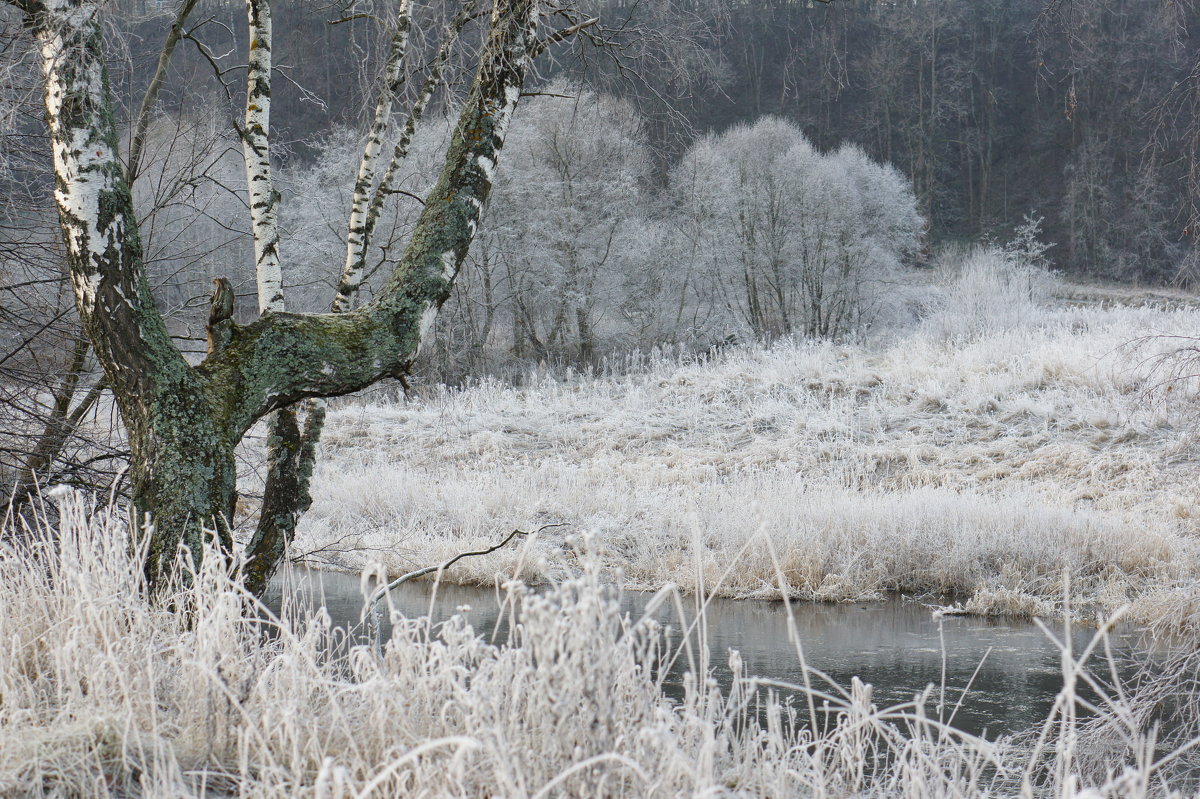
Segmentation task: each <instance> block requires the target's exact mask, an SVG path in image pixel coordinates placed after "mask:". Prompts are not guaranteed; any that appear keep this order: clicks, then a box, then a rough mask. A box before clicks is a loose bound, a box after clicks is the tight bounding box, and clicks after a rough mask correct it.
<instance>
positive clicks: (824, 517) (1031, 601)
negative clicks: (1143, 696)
mask: <svg viewBox="0 0 1200 799" xmlns="http://www.w3.org/2000/svg"><path fill="white" fill-rule="evenodd" d="M985 260H986V259H985ZM978 266H979V269H977V270H975V272H980V273H986V274H984V275H983V277H980V275H979V274H975V272H968V273H964V274H965V277H963V281H964V282H965V284H966V285H965V286H960V288H961V289H962V291H960V292H959V294H962V295H963V296H965V297H966V298H967V299H962V298H961V297H960V300H961V301H955V302H957V303H958V304H957V305H956V304H955V302H951V301H950V300H947V301H946V302H944V303H942V304H941V305H939V306H938V310H937V311H936V312H935V314H934V315H933V316H930V317H929V318H928V319H927V320H926V324H924V325H922V326H920V327H918V328H916V329H915V330H911V331H909V332H907V333H904V334H902V335H900V334H898V335H897V337H896V338H894V339H892V340H889V341H886V342H883V343H880V344H877V345H873V346H866V345H861V346H859V345H842V344H835V343H830V342H812V341H797V342H785V343H781V344H779V345H777V346H774V347H771V348H746V349H735V350H728V351H725V352H722V353H720V354H717V355H714V356H711V357H708V358H704V359H698V360H697V359H687V358H684V359H678V358H670V359H661V360H652V361H650V362H648V363H646V364H644V365H643V366H641V368H638V369H635V370H633V371H629V372H625V373H620V374H612V375H598V376H578V375H576V376H565V377H564V376H561V375H560V376H556V377H550V376H546V375H532V376H530V378H529V380H528V381H527V382H526V384H525V385H522V386H519V387H514V386H510V385H502V384H499V383H496V382H485V383H482V384H479V385H476V386H473V387H470V388H467V389H464V390H460V391H437V392H433V393H431V394H430V395H428V396H423V397H420V398H417V399H415V400H411V401H385V400H378V401H375V400H361V401H358V402H356V403H350V404H346V405H343V406H342V407H340V409H338V410H336V411H335V412H333V413H332V414H331V415H330V419H329V424H328V427H327V431H328V432H327V435H326V439H325V444H324V450H323V452H322V456H321V463H320V466H319V469H318V473H317V477H316V480H315V486H314V493H315V502H314V505H313V508H312V510H311V511H310V512H309V514H308V515H307V516H306V518H305V520H304V521H303V523H302V526H301V533H300V537H299V540H298V542H297V547H296V551H297V553H298V554H305V553H311V555H310V560H311V561H313V562H316V563H323V564H328V565H334V566H337V567H342V568H346V569H349V570H358V569H361V568H363V567H364V566H365V565H367V564H368V563H372V562H375V561H381V562H382V563H384V565H385V566H386V568H387V570H388V571H389V572H390V573H393V574H401V573H404V572H406V571H408V570H409V569H410V568H412V567H413V566H414V565H425V563H427V562H430V561H433V562H436V561H438V560H441V559H443V558H444V557H447V556H449V555H451V554H452V553H454V552H457V551H460V550H463V549H472V548H477V546H478V545H481V544H484V543H486V542H489V541H492V540H494V539H495V536H496V535H497V533H498V532H505V531H508V530H511V529H513V528H517V527H520V528H522V529H532V528H536V527H539V526H541V525H543V524H547V523H555V522H565V523H567V525H568V526H567V527H565V528H561V529H559V530H557V531H556V532H554V533H552V534H548V535H546V536H543V537H542V538H541V540H540V541H539V543H538V544H537V546H536V547H535V548H534V549H533V551H532V554H531V555H529V556H528V557H524V558H523V559H520V560H519V559H518V555H517V554H516V553H510V554H509V555H508V556H503V555H502V556H500V557H501V560H500V561H499V563H500V566H499V567H498V568H500V569H501V570H503V571H505V573H514V572H513V570H515V569H518V568H519V569H520V571H519V572H518V574H519V576H520V577H521V578H522V579H525V580H529V581H537V580H549V579H553V578H555V577H561V576H563V575H566V574H570V573H572V570H573V569H574V568H575V563H574V562H573V559H572V558H573V555H572V554H571V549H570V547H568V546H566V545H565V539H566V537H567V536H569V535H577V534H579V533H582V532H590V533H592V534H594V537H595V542H596V551H597V557H598V558H599V559H600V560H601V562H602V563H603V564H604V565H605V566H606V567H607V568H609V569H611V570H612V571H614V572H615V571H618V570H619V571H621V572H622V573H623V574H624V578H625V579H626V580H627V581H628V582H629V583H630V584H631V585H636V586H638V587H643V588H655V587H657V586H659V585H661V584H663V583H664V582H673V583H676V584H678V585H680V586H683V587H684V588H685V589H694V588H695V587H696V586H697V585H698V582H697V578H698V577H699V578H701V579H703V580H707V581H708V582H709V583H710V584H711V583H712V582H713V579H712V578H713V575H715V574H716V573H719V572H720V571H721V570H722V569H723V568H724V566H725V565H726V564H727V563H728V562H729V561H730V559H731V558H733V557H734V556H735V554H736V553H737V552H738V551H740V550H741V549H742V548H743V547H744V546H745V545H746V544H747V542H749V541H751V540H759V539H760V538H762V537H765V538H766V539H769V540H770V541H771V542H772V546H773V547H774V549H775V551H776V552H778V553H779V556H780V559H781V561H782V563H783V572H784V580H783V583H782V588H783V590H784V592H785V593H787V594H788V595H789V596H792V597H797V598H818V599H831V600H839V599H855V598H862V597H869V596H874V595H877V594H879V593H880V592H883V591H889V590H900V591H911V592H922V591H935V592H941V591H953V592H957V593H960V594H962V595H963V596H964V597H967V598H970V597H974V598H975V600H976V601H975V604H974V606H973V607H975V608H976V609H979V610H981V611H984V612H995V613H1009V612H1016V613H1027V614H1028V613H1033V612H1046V610H1047V609H1048V608H1053V607H1056V606H1057V605H1058V604H1060V600H1061V598H1062V597H1063V595H1064V594H1063V591H1064V588H1065V584H1064V582H1063V580H1062V575H1063V574H1064V573H1066V574H1069V575H1070V576H1071V581H1070V584H1071V586H1072V588H1073V590H1074V593H1075V597H1074V598H1075V601H1076V607H1077V608H1078V609H1080V611H1081V613H1085V614H1090V613H1091V612H1092V611H1094V610H1105V611H1111V610H1112V609H1114V608H1116V607H1119V606H1121V605H1123V604H1125V603H1126V602H1130V601H1133V600H1138V599H1139V598H1140V599H1145V598H1147V597H1149V596H1150V594H1152V593H1153V592H1155V591H1156V590H1158V588H1159V587H1162V586H1170V585H1174V584H1176V583H1178V582H1180V581H1186V580H1190V579H1194V578H1195V577H1196V576H1197V574H1200V536H1198V533H1200V497H1198V495H1197V493H1196V489H1195V486H1196V485H1197V484H1198V483H1200V469H1197V466H1196V459H1195V454H1196V443H1197V439H1196V434H1195V430H1196V424H1197V419H1196V418H1195V414H1194V408H1195V406H1196V399H1197V392H1196V386H1195V384H1194V383H1189V382H1188V381H1173V382H1171V383H1170V386H1171V390H1170V391H1167V390H1166V387H1167V385H1168V383H1167V382H1165V381H1163V380H1162V376H1163V374H1164V373H1163V372H1162V371H1161V370H1159V371H1156V370H1155V368H1154V367H1155V366H1156V365H1158V364H1159V363H1160V362H1159V361H1158V360H1156V358H1157V357H1158V356H1163V355H1166V354H1168V353H1170V352H1171V351H1172V350H1173V349H1174V348H1176V347H1177V346H1178V345H1179V340H1178V339H1176V338H1169V337H1170V336H1181V335H1190V334H1192V333H1194V332H1195V331H1197V330H1200V311H1198V310H1196V309H1195V308H1188V307H1184V308H1179V307H1175V308H1167V307H1153V306H1142V307H1127V306H1109V307H1098V306H1091V307H1058V308H1055V307H1048V306H1047V305H1046V303H1045V302H1044V301H1039V302H1040V304H1039V303H1034V302H1033V301H1032V300H1030V299H1029V296H1028V295H1029V292H1028V289H1029V286H1028V285H1026V284H1027V283H1028V281H1026V282H1025V283H1022V282H1021V279H1020V276H1016V277H1015V278H1013V279H1012V280H1011V281H1009V287H1010V288H1011V289H1012V292H1010V293H1013V292H1015V294H1014V297H1018V296H1019V298H1023V299H1021V303H1023V304H1020V307H1018V308H1016V309H1015V310H1013V309H1009V310H1012V313H1007V315H1006V312H1004V311H1003V309H1001V310H997V311H996V312H995V313H994V314H992V315H990V316H989V315H988V314H989V313H990V312H987V309H986V308H985V307H984V306H983V305H980V303H979V302H976V300H977V299H978V297H977V295H978V294H979V293H980V292H978V291H974V290H969V289H971V287H972V286H975V287H976V288H977V287H978V286H977V284H980V283H988V280H992V282H995V281H996V280H1000V278H999V277H996V273H997V272H998V271H999V269H1000V266H998V265H997V264H995V263H991V262H987V263H981V264H980V265H978ZM984 278H988V280H984ZM993 278H994V280H993ZM989 285H990V284H989ZM1014 287H1015V288H1014ZM948 296H949V297H950V298H951V299H953V297H954V296H957V295H955V294H954V292H951V293H950V294H949V295H948ZM1005 296H1007V295H1005ZM1013 302H1014V303H1016V302H1017V300H1016V299H1014V300H1013ZM956 320H957V321H956ZM956 331H957V332H956ZM1163 336H1166V337H1165V338H1164V337H1163ZM495 563H496V561H489V562H487V563H482V562H480V563H476V564H474V565H472V564H466V565H465V567H464V568H462V569H460V570H459V571H458V572H457V577H456V579H462V580H467V581H485V582H486V581H488V580H490V578H491V577H492V575H493V569H494V568H497V567H496V566H495V565H494V564H495ZM696 563H699V564H700V569H699V570H697V569H696V568H695V564H696ZM741 563H742V567H741V568H740V569H739V571H738V573H737V574H735V575H733V576H732V577H731V578H730V579H729V580H728V581H726V582H725V583H723V585H722V589H721V590H722V591H724V592H725V593H727V594H728V595H731V596H778V595H779V592H780V587H781V586H780V583H779V581H777V579H776V575H775V573H774V570H773V568H772V565H771V563H770V559H769V558H768V557H766V555H765V553H764V552H763V551H761V547H759V548H757V549H755V551H752V552H751V554H750V555H749V556H747V557H746V558H745V559H744V560H742V561H741ZM1155 607H1158V605H1156V603H1154V602H1151V601H1140V602H1139V603H1138V604H1137V612H1138V613H1139V614H1142V613H1144V614H1146V616H1145V617H1146V618H1151V617H1152V616H1153V615H1154V613H1155Z"/></svg>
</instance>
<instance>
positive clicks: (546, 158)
mask: <svg viewBox="0 0 1200 799" xmlns="http://www.w3.org/2000/svg"><path fill="white" fill-rule="evenodd" d="M649 173H650V159H649V155H648V149H647V146H646V143H645V136H644V133H643V131H642V128H641V120H640V119H639V118H638V115H637V114H636V112H635V111H634V109H633V108H632V107H631V106H630V105H629V104H628V103H625V102H622V101H620V100H618V99H616V98H614V97H611V96H606V95H599V94H597V93H595V92H592V91H589V90H586V89H582V88H580V87H573V86H566V85H554V86H551V87H550V88H549V89H547V90H546V91H544V92H542V93H541V96H538V97H534V98H531V101H530V102H529V103H528V104H527V105H525V106H524V107H523V108H522V109H521V112H520V113H519V114H518V115H517V117H516V119H514V121H513V127H512V132H511V134H510V136H509V151H508V156H507V159H506V161H505V165H504V166H503V167H502V168H501V169H500V171H499V173H498V175H497V180H496V198H497V202H496V203H495V205H494V206H493V207H492V209H491V211H489V213H488V216H487V218H486V219H485V221H484V229H483V233H482V234H481V238H482V239H483V242H484V243H485V247H486V249H485V250H484V251H483V254H485V255H488V256H491V257H490V258H488V259H486V260H484V259H481V260H480V262H479V263H478V264H477V266H478V269H479V270H487V274H486V275H481V276H480V278H481V279H480V280H478V281H477V282H478V284H479V285H480V287H481V288H484V287H486V286H488V285H490V286H491V289H490V291H491V293H492V296H493V302H495V297H496V295H497V291H500V292H502V296H503V298H504V299H505V300H506V301H505V302H504V308H503V315H505V316H507V317H508V319H509V321H510V324H511V335H512V347H513V350H514V352H516V353H517V354H524V355H529V356H533V357H535V358H539V359H544V358H548V357H562V356H568V357H572V358H577V359H579V360H581V361H585V362H586V361H589V360H591V359H592V358H593V357H594V356H595V355H596V351H597V346H598V341H599V340H600V338H601V337H603V336H604V335H605V333H606V332H607V333H609V334H611V332H612V329H613V327H614V326H616V325H617V324H618V320H617V319H614V316H616V315H617V314H618V313H619V311H620V307H621V305H622V300H623V296H622V294H623V291H622V289H623V284H622V277H623V276H625V275H627V274H629V273H630V271H631V270H632V268H633V266H632V264H631V261H632V260H633V258H634V256H635V255H636V254H637V252H638V248H637V247H636V246H634V244H633V240H634V239H635V238H636V237H637V235H638V234H639V233H640V231H641V230H642V229H643V227H644V221H643V220H644V216H645V212H646V209H647V206H648V201H647V193H648V192H647V189H648V186H647V184H648V179H649Z"/></svg>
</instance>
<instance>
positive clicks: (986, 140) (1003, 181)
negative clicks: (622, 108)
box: [692, 0, 1197, 282]
mask: <svg viewBox="0 0 1200 799" xmlns="http://www.w3.org/2000/svg"><path fill="white" fill-rule="evenodd" d="M1055 6H1057V7H1059V9H1058V11H1056V10H1055ZM1196 22H1197V19H1196V12H1195V9H1194V8H1193V7H1192V6H1191V4H1190V3H1187V2H1183V3H1180V2H1160V1H1159V0H1094V1H1091V2H1087V3H1076V4H1069V3H1067V4H1064V3H1058V4H1047V3H1046V2H1044V0H903V2H881V1H880V0H838V1H837V2H835V3H833V4H830V5H821V4H813V3H811V2H788V1H787V0H775V1H774V2H772V1H771V0H765V1H763V2H752V3H741V4H738V5H737V6H735V7H734V8H732V9H730V11H729V14H728V17H727V22H726V24H725V26H724V28H723V29H722V30H723V33H722V35H721V36H720V39H719V41H720V44H719V51H720V53H721V57H722V62H723V64H724V65H725V67H726V72H725V75H724V79H723V80H722V81H721V85H720V88H719V89H714V90H712V91H709V92H706V93H704V94H702V95H701V96H699V97H698V98H697V101H696V103H695V104H694V105H693V109H692V115H693V117H692V118H693V119H694V120H695V121H696V123H697V124H699V125H701V126H703V127H714V128H718V129H719V128H722V127H724V126H726V125H728V124H730V123H731V122H733V121H737V120H743V119H746V118H749V117H753V116H755V115H759V114H780V115H782V116H785V117H786V118H789V119H792V120H795V121H796V122H797V123H799V124H800V125H801V127H802V128H803V129H804V131H805V132H806V133H807V134H808V135H809V136H810V137H811V138H812V139H813V141H814V143H816V144H817V146H819V147H832V146H838V145H839V144H841V143H842V142H847V141H850V142H854V143H856V144H858V145H860V146H861V147H863V148H864V149H865V150H866V151H867V152H868V153H869V154H870V155H872V156H873V157H875V158H878V159H881V160H884V161H886V162H889V163H892V164H895V165H896V166H897V168H899V169H900V170H901V171H902V172H903V173H904V174H906V175H907V176H908V177H909V178H910V179H911V180H912V183H913V187H914V190H915V191H916V194H917V197H918V200H919V207H920V210H921V212H922V213H923V214H924V216H925V217H926V218H927V219H928V220H929V221H930V226H931V227H930V232H931V234H932V240H933V241H934V242H938V241H944V240H947V239H952V240H953V239H959V240H961V239H973V238H976V237H978V236H981V235H987V234H992V235H997V234H999V233H1000V232H1001V231H1004V230H1006V229H1010V228H1011V227H1012V226H1013V225H1014V223H1016V222H1019V221H1020V219H1021V216H1022V214H1024V213H1026V212H1028V211H1030V210H1031V209H1036V211H1037V213H1038V214H1040V215H1043V216H1045V230H1046V234H1047V236H1048V237H1049V238H1050V239H1051V240H1053V241H1056V242H1059V245H1060V246H1059V247H1058V248H1057V249H1056V251H1055V252H1054V260H1055V262H1056V264H1057V266H1058V267H1060V268H1062V269H1064V270H1066V271H1068V272H1071V273H1076V274H1086V275H1094V276H1098V277H1104V278H1116V279H1120V280H1131V281H1144V282H1164V281H1171V280H1191V279H1193V278H1194V277H1195V268H1196V263H1195V252H1194V232H1195V231H1194V225H1193V224H1191V223H1192V221H1193V219H1192V217H1193V213H1192V211H1193V210H1194V207H1193V202H1194V200H1193V199H1192V198H1193V197H1194V187H1192V186H1191V182H1192V181H1193V180H1194V178H1195V173H1194V170H1195V163H1194V159H1195V157H1196V140H1195V131H1194V129H1193V128H1194V124H1195V123H1194V118H1195V114H1194V112H1195V110H1196V108H1195V106H1194V97H1192V96H1190V95H1191V93H1192V92H1194V91H1195V85H1194V84H1195V76H1194V75H1192V73H1191V70H1192V68H1193V66H1194V59H1195V58H1196V39H1195V36H1194V35H1192V32H1193V31H1194V30H1196V29H1197V25H1196Z"/></svg>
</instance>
